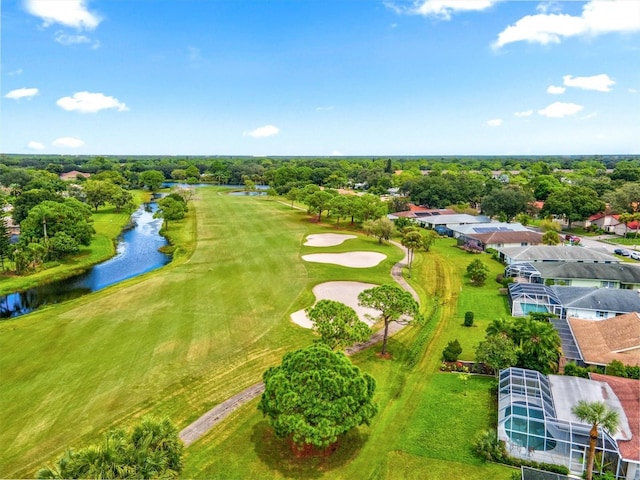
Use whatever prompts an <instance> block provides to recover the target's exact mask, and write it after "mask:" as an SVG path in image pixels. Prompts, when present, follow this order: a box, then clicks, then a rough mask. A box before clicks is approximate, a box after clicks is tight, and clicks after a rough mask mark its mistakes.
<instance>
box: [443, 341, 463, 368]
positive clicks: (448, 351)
mask: <svg viewBox="0 0 640 480" xmlns="http://www.w3.org/2000/svg"><path fill="white" fill-rule="evenodd" d="M461 353H462V347H461V346H460V342H459V341H458V339H457V338H456V339H455V340H451V341H450V342H449V343H447V346H446V347H444V350H443V351H442V358H444V360H445V362H455V361H457V360H458V357H459V356H460V354H461Z"/></svg>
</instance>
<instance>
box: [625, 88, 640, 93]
mask: <svg viewBox="0 0 640 480" xmlns="http://www.w3.org/2000/svg"><path fill="white" fill-rule="evenodd" d="M627 92H629V93H638V90H637V89H636V88H630V89H629V90H627Z"/></svg>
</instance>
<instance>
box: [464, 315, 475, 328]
mask: <svg viewBox="0 0 640 480" xmlns="http://www.w3.org/2000/svg"><path fill="white" fill-rule="evenodd" d="M464 326H465V327H471V326H473V312H465V314H464Z"/></svg>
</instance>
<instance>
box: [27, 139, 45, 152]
mask: <svg viewBox="0 0 640 480" xmlns="http://www.w3.org/2000/svg"><path fill="white" fill-rule="evenodd" d="M27 148H29V149H31V150H42V149H44V145H43V144H41V143H40V142H35V141H33V140H31V141H30V142H29V143H28V144H27Z"/></svg>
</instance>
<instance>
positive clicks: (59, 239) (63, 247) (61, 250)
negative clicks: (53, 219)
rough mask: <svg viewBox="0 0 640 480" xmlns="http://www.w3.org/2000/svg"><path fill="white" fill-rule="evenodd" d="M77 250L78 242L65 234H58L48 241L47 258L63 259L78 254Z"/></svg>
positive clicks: (78, 248)
mask: <svg viewBox="0 0 640 480" xmlns="http://www.w3.org/2000/svg"><path fill="white" fill-rule="evenodd" d="M78 250H80V247H79V245H78V242H76V240H75V239H74V238H73V237H71V236H70V235H69V234H67V233H66V232H58V233H56V234H55V235H54V236H53V237H51V238H50V239H49V258H52V259H59V258H63V257H65V256H67V255H73V254H74V253H78Z"/></svg>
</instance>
